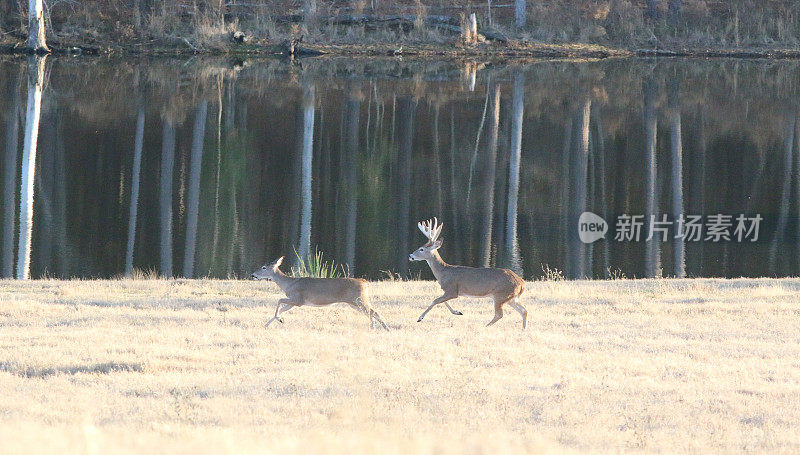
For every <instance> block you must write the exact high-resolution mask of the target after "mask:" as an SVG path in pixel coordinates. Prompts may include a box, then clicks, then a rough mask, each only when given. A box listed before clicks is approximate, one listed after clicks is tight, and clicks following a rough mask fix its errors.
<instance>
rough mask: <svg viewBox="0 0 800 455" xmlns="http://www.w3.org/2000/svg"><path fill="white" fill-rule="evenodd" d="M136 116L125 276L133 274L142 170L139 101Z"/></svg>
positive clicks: (140, 110) (142, 119)
mask: <svg viewBox="0 0 800 455" xmlns="http://www.w3.org/2000/svg"><path fill="white" fill-rule="evenodd" d="M138 104H139V108H138V111H139V112H138V113H137V115H136V136H135V138H134V140H133V168H132V169H131V203H130V204H131V205H130V209H129V210H128V243H127V247H126V249H125V275H126V276H131V274H133V247H134V245H135V244H136V218H137V215H138V213H139V177H140V174H141V168H142V147H143V145H144V102H143V101H142V100H141V99H140V100H139V103H138Z"/></svg>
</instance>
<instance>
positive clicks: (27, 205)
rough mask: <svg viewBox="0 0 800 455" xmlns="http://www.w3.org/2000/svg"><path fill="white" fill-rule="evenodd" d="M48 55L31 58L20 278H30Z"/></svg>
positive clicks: (20, 233) (19, 265)
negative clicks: (36, 180) (34, 193)
mask: <svg viewBox="0 0 800 455" xmlns="http://www.w3.org/2000/svg"><path fill="white" fill-rule="evenodd" d="M45 60H46V57H30V58H29V59H28V109H27V111H26V113H25V142H24V145H23V148H22V178H21V182H20V199H19V206H20V207H19V212H20V213H19V246H18V250H17V254H18V258H17V279H22V280H26V279H28V278H30V263H31V236H32V234H33V179H34V172H35V170H36V144H37V140H38V137H39V116H40V114H41V107H42V90H43V88H44V87H43V86H44V69H45Z"/></svg>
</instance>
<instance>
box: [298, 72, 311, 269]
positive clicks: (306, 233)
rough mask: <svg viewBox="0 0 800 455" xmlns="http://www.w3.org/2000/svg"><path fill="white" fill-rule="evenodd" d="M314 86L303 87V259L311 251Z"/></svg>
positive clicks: (301, 239) (301, 225) (299, 250)
mask: <svg viewBox="0 0 800 455" xmlns="http://www.w3.org/2000/svg"><path fill="white" fill-rule="evenodd" d="M314 103H315V100H314V85H313V84H311V83H309V82H306V83H305V84H304V85H303V148H302V158H301V160H302V161H301V172H302V174H301V180H300V193H301V195H302V205H301V206H302V209H301V212H300V242H299V243H300V246H299V248H298V251H297V252H298V254H299V255H300V258H302V259H305V258H307V257H308V255H309V253H310V251H311V203H312V200H311V198H312V193H311V178H312V171H313V163H314V112H315V110H314V107H315V106H314Z"/></svg>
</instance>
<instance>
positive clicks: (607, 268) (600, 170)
mask: <svg viewBox="0 0 800 455" xmlns="http://www.w3.org/2000/svg"><path fill="white" fill-rule="evenodd" d="M592 119H593V120H594V127H595V135H594V136H593V137H592V142H593V143H594V144H595V147H594V148H593V149H592V157H593V158H594V160H595V162H596V163H597V176H598V179H599V180H600V181H599V183H598V185H599V188H598V189H599V191H600V202H599V204H598V205H599V206H600V216H601V217H602V218H603V219H604V220H606V221H608V220H609V200H608V191H607V178H608V175H606V138H605V133H604V130H603V118H602V116H601V115H600V109H597V108H595V109H592ZM612 238H613V237H612ZM603 274H604V276H605V278H606V279H609V278H610V277H611V241H610V239H609V237H608V236H607V237H606V238H605V240H603Z"/></svg>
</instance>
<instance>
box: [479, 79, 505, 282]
mask: <svg viewBox="0 0 800 455" xmlns="http://www.w3.org/2000/svg"><path fill="white" fill-rule="evenodd" d="M489 92H490V93H491V98H490V101H489V134H488V139H489V140H488V143H487V145H486V151H485V152H484V153H483V154H481V159H480V162H479V169H480V171H479V173H478V183H479V185H480V186H481V188H482V190H483V191H482V194H481V197H480V198H477V199H476V201H479V202H478V207H479V210H480V212H481V213H480V215H479V216H478V228H477V229H476V231H477V232H478V235H479V236H480V237H481V238H480V242H479V245H480V248H479V252H478V260H479V263H480V264H481V265H482V266H483V267H489V266H490V265H491V264H490V263H491V256H492V220H493V219H494V181H495V170H496V166H497V137H498V133H499V129H500V85H498V84H495V85H494V87H493V88H492V89H490V90H489Z"/></svg>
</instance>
